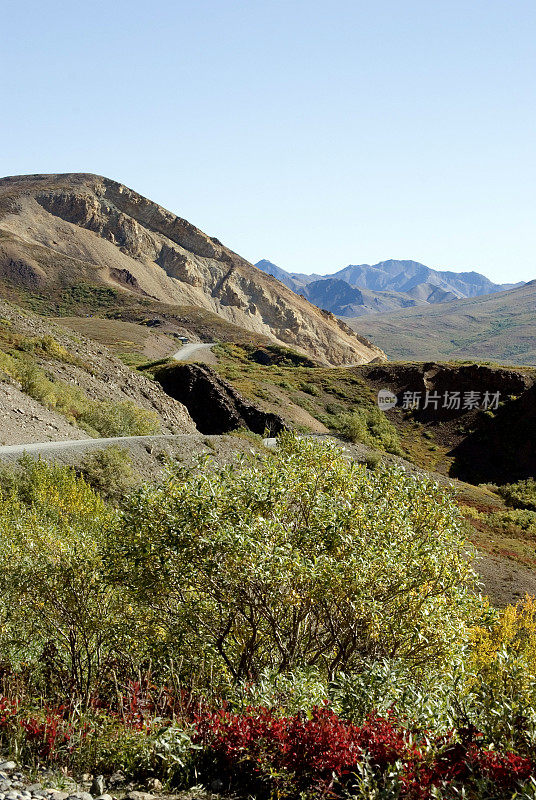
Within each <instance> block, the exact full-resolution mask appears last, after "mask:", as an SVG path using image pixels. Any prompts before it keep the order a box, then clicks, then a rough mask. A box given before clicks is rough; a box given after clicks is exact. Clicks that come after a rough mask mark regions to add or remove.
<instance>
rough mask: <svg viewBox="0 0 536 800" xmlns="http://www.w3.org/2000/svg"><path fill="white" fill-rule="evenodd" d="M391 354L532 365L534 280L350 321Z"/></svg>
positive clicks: (534, 356)
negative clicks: (474, 295)
mask: <svg viewBox="0 0 536 800" xmlns="http://www.w3.org/2000/svg"><path fill="white" fill-rule="evenodd" d="M349 324H350V325H352V327H353V328H354V329H355V330H356V331H358V332H359V331H362V330H365V329H366V330H367V335H370V336H371V338H372V339H373V340H374V341H375V342H376V343H377V344H378V345H379V346H380V347H383V349H384V350H385V352H386V353H387V356H388V357H389V358H392V359H403V360H416V361H446V360H455V359H458V360H460V359H461V360H473V361H475V360H476V361H496V362H499V363H501V364H514V365H515V364H521V365H527V366H532V365H536V280H534V281H530V283H527V284H525V285H524V286H520V287H518V288H516V289H510V290H509V291H506V292H499V293H495V294H490V295H485V296H483V297H472V298H469V299H463V300H455V301H453V302H450V303H442V304H439V305H435V306H425V307H421V308H409V309H405V310H403V311H397V312H396V313H392V314H381V315H376V316H374V317H367V319H366V320H365V319H363V318H358V319H354V320H349Z"/></svg>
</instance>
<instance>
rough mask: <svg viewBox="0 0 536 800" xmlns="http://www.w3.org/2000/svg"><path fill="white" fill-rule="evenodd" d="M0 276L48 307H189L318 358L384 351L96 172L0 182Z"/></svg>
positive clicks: (14, 292) (102, 310)
mask: <svg viewBox="0 0 536 800" xmlns="http://www.w3.org/2000/svg"><path fill="white" fill-rule="evenodd" d="M0 281H1V285H0V294H3V295H4V296H7V297H8V298H9V299H12V300H15V301H16V302H19V303H21V304H26V305H28V304H30V305H31V306H32V307H33V308H36V309H38V310H41V311H43V312H48V313H54V314H60V315H63V314H70V315H71V316H73V315H77V314H78V315H79V316H82V315H83V314H84V311H86V313H87V312H89V313H91V314H100V315H101V316H103V315H104V314H108V315H110V314H112V313H114V314H115V315H116V316H118V315H119V317H120V318H121V312H120V310H121V307H122V306H124V307H126V306H129V307H130V310H132V307H133V306H135V307H137V308H138V309H142V310H145V313H146V316H147V315H151V314H153V315H154V314H155V313H158V312H159V310H161V309H166V310H167V311H168V312H169V310H170V309H178V308H179V309H185V308H188V309H197V310H201V311H203V312H204V313H205V314H206V315H207V316H208V317H209V318H210V316H211V315H212V316H215V317H216V318H217V319H218V320H221V321H223V323H225V324H227V325H234V326H235V327H237V328H238V329H241V330H245V331H247V332H250V333H251V334H252V335H254V336H263V337H266V338H268V339H269V340H270V341H273V342H276V343H279V344H286V345H290V346H292V347H294V348H298V349H299V350H301V351H302V352H303V353H306V354H307V355H309V356H311V357H312V358H314V359H316V360H318V361H319V362H321V363H324V364H352V363H367V362H370V361H371V360H373V359H375V358H378V357H380V358H381V357H383V354H382V353H381V351H380V350H379V349H378V348H376V347H375V346H374V345H372V344H370V342H369V341H368V340H367V339H366V338H364V337H363V336H361V335H357V334H356V333H354V332H353V331H352V330H351V329H350V328H348V327H347V326H346V325H345V324H344V323H342V322H340V321H339V320H338V319H337V318H336V317H334V316H333V315H332V314H329V313H327V312H323V311H320V310H319V309H318V308H316V307H315V306H313V305H311V304H310V303H309V302H308V301H307V300H306V299H305V298H303V297H299V296H297V295H296V294H294V293H293V292H292V291H291V290H289V289H287V288H286V287H284V286H283V285H282V284H281V283H279V282H278V281H277V280H275V279H274V278H272V277H270V276H268V275H266V274H264V273H263V272H261V271H260V270H258V269H256V267H254V266H253V265H252V264H250V263H249V262H247V261H246V260H245V259H243V258H241V257H240V256H239V255H237V254H236V253H234V252H232V251H231V250H229V249H227V248H226V247H224V245H222V244H221V242H219V241H218V240H217V239H215V238H212V237H210V236H207V235H206V234H205V233H203V232H202V231H200V230H199V229H198V228H196V227H195V226H194V225H192V224H191V223H189V222H187V221H186V220H184V219H181V218H180V217H177V216H175V215H174V214H172V213H171V212H170V211H166V209H164V208H162V207H161V206H159V205H157V204H156V203H154V202H152V201H151V200H148V199H147V198H145V197H142V196H141V195H139V194H137V193H136V192H134V191H132V190H131V189H128V188H127V187H126V186H123V185H122V184H119V183H116V182H115V181H112V180H109V179H107V178H103V177H100V176H97V175H86V174H66V175H26V176H16V177H10V178H4V179H2V180H0ZM84 304H85V305H84ZM73 312H74V314H73ZM125 318H126V319H127V320H128V321H132V320H131V317H128V316H127V317H125Z"/></svg>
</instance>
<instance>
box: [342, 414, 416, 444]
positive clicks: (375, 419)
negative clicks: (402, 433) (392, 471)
mask: <svg viewBox="0 0 536 800" xmlns="http://www.w3.org/2000/svg"><path fill="white" fill-rule="evenodd" d="M339 430H340V433H341V435H342V436H344V437H345V438H346V439H349V441H351V442H362V443H363V444H366V445H368V446H369V447H376V448H379V449H380V450H385V452H387V453H393V454H394V455H398V456H401V455H403V450H402V447H401V446H400V440H399V438H398V434H397V432H396V428H395V426H394V425H393V424H392V422H390V421H389V420H388V419H387V417H386V416H385V414H384V413H383V412H382V411H380V409H379V408H378V407H377V406H370V407H368V408H357V409H356V410H355V411H354V412H353V413H352V414H346V415H343V416H341V418H340V422H339Z"/></svg>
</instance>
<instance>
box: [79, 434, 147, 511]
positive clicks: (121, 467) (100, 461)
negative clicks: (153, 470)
mask: <svg viewBox="0 0 536 800" xmlns="http://www.w3.org/2000/svg"><path fill="white" fill-rule="evenodd" d="M80 472H81V473H82V475H83V476H84V478H85V480H86V481H87V482H88V483H89V485H90V486H91V487H92V488H93V489H95V491H97V492H98V493H99V494H100V495H102V496H103V497H104V498H106V499H108V500H112V501H114V502H119V501H121V500H123V499H124V498H125V496H126V494H127V493H128V492H129V491H130V490H131V489H132V488H133V487H134V486H135V485H136V484H137V483H138V482H139V480H140V479H139V476H137V475H136V473H135V471H134V470H133V469H132V460H131V458H130V455H129V454H128V451H127V450H125V449H124V448H122V447H117V446H116V445H110V446H109V447H106V448H105V449H104V450H97V451H96V452H93V453H88V454H87V455H86V456H85V458H84V459H83V461H82V463H81V464H80Z"/></svg>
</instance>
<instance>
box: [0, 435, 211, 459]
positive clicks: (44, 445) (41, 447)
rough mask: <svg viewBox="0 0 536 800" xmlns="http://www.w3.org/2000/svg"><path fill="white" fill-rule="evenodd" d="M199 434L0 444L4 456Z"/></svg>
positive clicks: (0, 452) (0, 450)
mask: <svg viewBox="0 0 536 800" xmlns="http://www.w3.org/2000/svg"><path fill="white" fill-rule="evenodd" d="M196 435H197V434H190V433H183V434H171V433H156V434H154V435H152V436H114V437H111V438H108V439H65V440H62V441H60V442H31V443H28V444H4V445H2V446H0V458H2V456H21V455H23V454H24V453H28V454H30V453H36V454H38V453H50V452H52V453H54V452H59V451H62V450H85V449H87V448H92V447H96V448H102V447H106V445H109V444H116V443H118V442H151V441H154V440H155V439H176V438H177V437H178V436H196Z"/></svg>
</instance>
